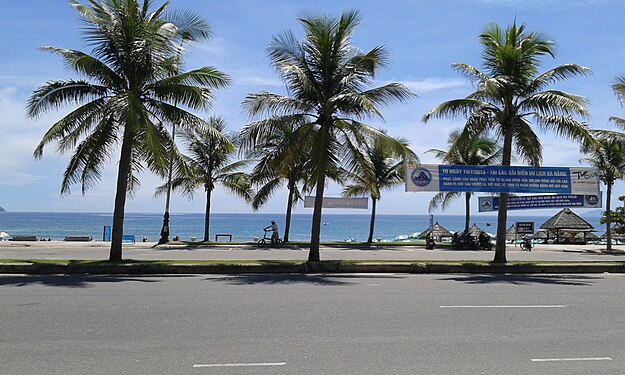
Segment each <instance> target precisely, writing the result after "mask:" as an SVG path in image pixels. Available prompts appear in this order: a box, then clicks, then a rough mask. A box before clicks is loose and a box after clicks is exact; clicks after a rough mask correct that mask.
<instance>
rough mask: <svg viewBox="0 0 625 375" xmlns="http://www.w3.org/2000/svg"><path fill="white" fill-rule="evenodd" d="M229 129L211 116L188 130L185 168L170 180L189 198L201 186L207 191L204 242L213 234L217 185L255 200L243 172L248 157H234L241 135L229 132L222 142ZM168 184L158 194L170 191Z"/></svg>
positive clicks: (246, 176) (247, 177)
mask: <svg viewBox="0 0 625 375" xmlns="http://www.w3.org/2000/svg"><path fill="white" fill-rule="evenodd" d="M225 130H226V126H225V123H224V121H223V119H221V118H218V117H211V118H210V119H209V120H208V124H207V125H205V126H199V127H196V128H195V129H191V130H190V131H187V132H186V134H185V138H186V140H187V142H188V153H189V155H188V156H187V155H185V156H183V159H184V161H185V165H186V168H184V169H180V170H179V171H180V172H181V173H179V174H178V175H176V176H175V177H174V178H173V179H172V182H171V188H172V189H173V190H179V191H180V192H181V193H182V194H183V195H185V196H188V197H189V198H192V197H193V193H194V191H195V190H197V189H198V188H200V187H203V188H204V191H205V192H206V209H205V214H204V241H205V242H206V241H209V240H210V236H209V232H210V211H211V197H212V194H213V191H214V190H215V188H216V187H217V185H218V184H221V185H223V187H225V188H226V189H227V190H228V191H230V192H231V193H233V194H234V195H237V196H239V197H241V198H243V199H245V200H246V201H250V200H251V199H252V195H253V194H252V190H251V185H250V179H249V176H248V175H247V174H246V173H245V172H241V171H240V170H241V169H242V168H245V167H246V166H247V165H248V164H249V160H234V159H235V156H236V144H237V139H238V135H236V134H229V135H226V136H225V138H226V139H227V142H223V139H222V138H223V137H224V135H223V134H224V132H225ZM167 186H168V184H167V183H165V184H163V185H161V186H159V187H158V188H157V189H156V193H155V195H157V196H158V195H162V194H165V193H166V192H167Z"/></svg>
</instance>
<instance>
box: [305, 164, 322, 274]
mask: <svg viewBox="0 0 625 375" xmlns="http://www.w3.org/2000/svg"><path fill="white" fill-rule="evenodd" d="M325 180H326V179H325V175H324V174H323V173H320V174H319V177H317V189H316V191H315V208H314V210H313V217H312V230H311V232H310V252H309V253H308V261H309V262H318V261H319V260H320V257H319V239H320V237H321V209H322V208H323V190H324V188H325Z"/></svg>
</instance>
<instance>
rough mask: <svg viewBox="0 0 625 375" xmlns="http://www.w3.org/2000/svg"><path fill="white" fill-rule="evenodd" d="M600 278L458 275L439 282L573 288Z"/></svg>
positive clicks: (588, 284) (577, 276) (587, 284)
mask: <svg viewBox="0 0 625 375" xmlns="http://www.w3.org/2000/svg"><path fill="white" fill-rule="evenodd" d="M599 279H600V277H595V276H586V275H527V274H514V275H501V274H488V275H458V276H454V277H446V278H442V279H439V280H442V281H458V282H463V283H467V284H495V283H500V284H513V285H531V284H552V285H571V286H590V285H592V282H593V281H594V280H599Z"/></svg>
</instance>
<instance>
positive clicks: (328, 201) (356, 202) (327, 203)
mask: <svg viewBox="0 0 625 375" xmlns="http://www.w3.org/2000/svg"><path fill="white" fill-rule="evenodd" d="M368 203H369V198H332V197H323V208H356V209H367V208H368ZM314 206H315V197H312V196H306V197H304V208H312V207H314Z"/></svg>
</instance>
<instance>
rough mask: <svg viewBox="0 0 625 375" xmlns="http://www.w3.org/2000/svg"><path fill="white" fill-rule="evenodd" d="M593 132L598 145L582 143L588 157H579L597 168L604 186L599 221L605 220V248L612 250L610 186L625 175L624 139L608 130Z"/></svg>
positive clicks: (583, 150) (581, 160)
mask: <svg viewBox="0 0 625 375" xmlns="http://www.w3.org/2000/svg"><path fill="white" fill-rule="evenodd" d="M593 133H595V135H596V137H595V139H596V140H597V143H598V146H599V147H597V146H596V144H594V143H592V144H587V145H583V146H582V152H583V153H585V154H587V155H588V157H586V158H582V159H580V162H584V163H587V164H590V165H591V166H593V167H594V168H596V169H598V170H599V172H600V173H601V174H600V180H601V181H603V183H604V184H605V186H606V190H607V191H606V195H607V197H606V203H605V216H604V218H602V220H601V222H602V223H603V222H604V221H605V225H606V237H607V240H608V244H607V245H608V247H607V249H608V250H612V229H611V225H612V218H611V216H612V215H611V214H612V212H611V199H612V186H613V185H614V183H615V182H616V181H617V180H620V179H623V177H625V139H623V137H614V136H612V135H611V134H610V133H609V132H608V133H604V132H602V131H595V132H593Z"/></svg>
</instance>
